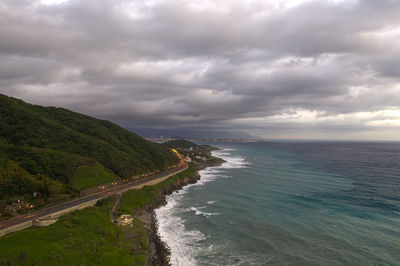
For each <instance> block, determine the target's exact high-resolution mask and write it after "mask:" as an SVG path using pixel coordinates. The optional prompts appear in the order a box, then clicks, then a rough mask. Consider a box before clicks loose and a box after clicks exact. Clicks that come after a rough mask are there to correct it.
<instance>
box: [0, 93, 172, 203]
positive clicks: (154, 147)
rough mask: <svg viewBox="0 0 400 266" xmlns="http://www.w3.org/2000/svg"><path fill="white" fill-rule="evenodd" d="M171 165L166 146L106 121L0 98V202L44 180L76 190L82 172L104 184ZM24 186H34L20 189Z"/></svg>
mask: <svg viewBox="0 0 400 266" xmlns="http://www.w3.org/2000/svg"><path fill="white" fill-rule="evenodd" d="M176 161H177V159H176V158H175V156H174V155H173V154H172V153H171V152H169V151H168V149H167V148H166V147H163V146H161V145H159V144H156V143H152V142H149V141H147V140H145V139H143V138H142V137H140V136H138V135H136V134H134V133H131V132H129V131H127V130H125V129H123V128H121V127H119V126H118V125H116V124H113V123H111V122H109V121H104V120H99V119H95V118H92V117H89V116H86V115H82V114H78V113H75V112H71V111H69V110H66V109H63V108H56V107H41V106H37V105H32V104H28V103H25V102H23V101H21V100H18V99H15V98H11V97H7V96H5V95H1V94H0V186H1V188H0V200H1V199H4V198H7V197H10V196H12V195H14V194H18V195H22V194H25V193H31V192H32V190H33V191H35V189H36V190H37V189H41V187H40V186H42V187H46V182H47V183H53V185H54V186H53V188H54V187H57V186H61V187H63V188H66V189H67V190H68V189H71V188H72V189H75V190H76V189H77V186H76V185H77V184H74V183H75V182H81V184H82V185H81V187H87V186H88V185H90V182H89V183H88V182H86V183H85V182H82V180H78V181H77V180H75V176H76V175H77V170H78V169H81V168H84V169H86V170H88V171H86V172H87V173H88V174H91V175H95V176H96V175H98V176H99V178H100V179H101V178H103V179H104V181H107V180H108V179H107V178H106V177H107V176H108V177H109V179H115V178H118V177H119V178H129V177H132V176H134V175H137V174H141V173H146V172H149V171H154V170H157V169H162V168H165V167H168V166H170V165H172V164H175V163H176ZM117 176H118V177H117ZM25 179H27V180H25ZM28 179H29V180H28ZM43 180H44V181H43ZM24 182H25V183H29V184H31V183H35V182H37V183H38V184H33V185H32V186H38V187H29V185H27V186H25V187H24V186H23V185H21V183H24ZM94 183H96V182H94ZM97 183H99V182H97ZM78 186H79V185H78ZM49 187H51V186H49V185H47V187H46V188H42V189H43V190H46V189H47V190H48V189H49ZM50 189H52V188H50ZM47 193H50V192H47Z"/></svg>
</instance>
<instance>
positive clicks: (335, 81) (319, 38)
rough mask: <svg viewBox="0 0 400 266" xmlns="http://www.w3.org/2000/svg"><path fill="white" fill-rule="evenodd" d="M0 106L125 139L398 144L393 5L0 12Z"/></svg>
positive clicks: (250, 2)
mask: <svg viewBox="0 0 400 266" xmlns="http://www.w3.org/2000/svg"><path fill="white" fill-rule="evenodd" d="M0 92H1V93H3V94H6V95H9V96H14V97H18V98H22V99H23V100H25V101H28V102H32V103H36V104H41V105H53V106H62V107H66V108H69V109H72V110H74V111H77V112H83V113H85V114H89V115H92V116H95V117H98V118H102V119H108V120H111V121H113V122H116V123H118V124H119V125H121V126H124V127H128V128H158V129H169V128H173V129H182V132H184V131H185V130H186V129H191V130H196V129H198V130H210V131H216V130H217V131H218V130H223V131H243V132H248V133H249V134H251V135H253V136H257V137H263V138H268V139H271V138H293V139H380V140H400V1H398V0H379V1H377V0H359V1H356V0H348V1H346V0H342V1H338V0H336V1H334V0H325V1H323V0H320V1H301V0H274V1H265V0H247V1H245V0H243V1H239V0H236V1H227V0H223V1H193V0H186V1H185V0H174V1H165V0H155V1H143V0H138V1H131V0H69V1H65V0H64V1H62V0H42V1H34V0H1V1H0Z"/></svg>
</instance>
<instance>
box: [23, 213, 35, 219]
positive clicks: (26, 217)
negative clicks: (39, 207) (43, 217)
mask: <svg viewBox="0 0 400 266" xmlns="http://www.w3.org/2000/svg"><path fill="white" fill-rule="evenodd" d="M33 216H36V214H32V215H29V216H25V219H28V218H31V217H33Z"/></svg>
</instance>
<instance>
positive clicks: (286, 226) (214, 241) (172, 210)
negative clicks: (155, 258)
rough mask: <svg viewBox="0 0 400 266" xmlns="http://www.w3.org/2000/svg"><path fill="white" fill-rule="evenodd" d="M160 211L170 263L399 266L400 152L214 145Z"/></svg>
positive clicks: (385, 147)
mask: <svg viewBox="0 0 400 266" xmlns="http://www.w3.org/2000/svg"><path fill="white" fill-rule="evenodd" d="M213 145H214V146H218V147H220V148H223V150H222V151H217V152H215V155H216V156H219V157H222V158H224V159H225V160H226V161H227V162H226V163H224V164H223V165H222V166H220V167H213V168H208V169H206V170H203V171H201V180H200V181H199V182H198V183H197V184H194V185H189V186H187V187H185V188H184V189H183V190H181V191H179V192H177V193H174V194H172V195H170V196H168V199H167V201H168V204H167V205H166V206H164V207H162V208H160V209H158V210H157V211H156V214H157V219H158V221H159V231H160V235H161V237H162V239H163V240H164V241H165V242H166V243H167V245H168V246H169V247H170V249H171V263H172V264H173V265H400V194H399V193H400V144H398V143H391V144H369V143H241V144H240V143H239V144H230V145H228V144H223V143H220V144H215V143H213Z"/></svg>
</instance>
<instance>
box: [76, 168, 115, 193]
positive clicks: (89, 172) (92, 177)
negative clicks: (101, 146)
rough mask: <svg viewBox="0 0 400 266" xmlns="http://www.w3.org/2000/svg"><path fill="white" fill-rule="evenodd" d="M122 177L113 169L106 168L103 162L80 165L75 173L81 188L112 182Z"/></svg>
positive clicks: (78, 185) (77, 183)
mask: <svg viewBox="0 0 400 266" xmlns="http://www.w3.org/2000/svg"><path fill="white" fill-rule="evenodd" d="M118 179H120V178H119V177H118V176H116V175H115V174H114V173H113V172H112V171H110V170H108V169H105V168H104V167H103V166H102V165H101V164H99V163H97V162H96V163H95V164H93V165H90V166H82V167H79V168H78V169H77V170H76V172H75V175H74V183H75V185H76V186H77V187H78V188H79V190H82V189H85V188H88V187H94V186H97V185H101V184H105V183H110V182H112V181H114V180H118Z"/></svg>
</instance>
